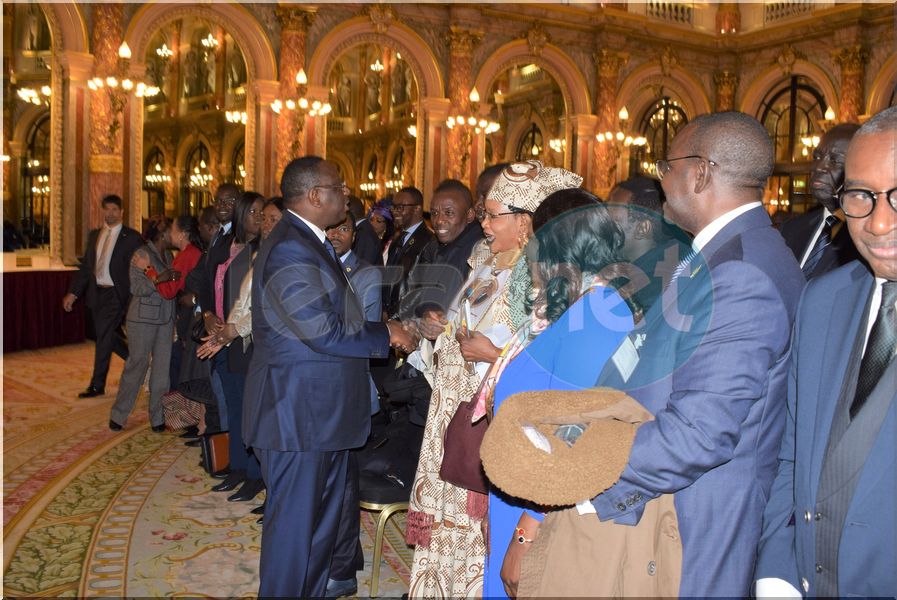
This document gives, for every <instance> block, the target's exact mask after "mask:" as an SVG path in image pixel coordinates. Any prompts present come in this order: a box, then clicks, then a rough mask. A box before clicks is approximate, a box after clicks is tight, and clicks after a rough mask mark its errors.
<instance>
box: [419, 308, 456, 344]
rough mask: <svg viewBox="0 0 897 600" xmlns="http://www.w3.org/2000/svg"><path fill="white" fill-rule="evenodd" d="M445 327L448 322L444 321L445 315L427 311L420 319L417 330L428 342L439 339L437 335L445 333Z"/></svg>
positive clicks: (438, 311)
mask: <svg viewBox="0 0 897 600" xmlns="http://www.w3.org/2000/svg"><path fill="white" fill-rule="evenodd" d="M446 325H448V321H446V319H445V314H444V313H443V312H442V311H441V310H428V311H425V312H424V314H423V316H422V317H421V318H420V321H419V322H418V324H417V328H418V331H420V334H421V335H422V336H424V337H425V338H427V339H428V340H430V341H434V340H436V338H438V337H439V334H441V333H442V332H444V331H445V326H446Z"/></svg>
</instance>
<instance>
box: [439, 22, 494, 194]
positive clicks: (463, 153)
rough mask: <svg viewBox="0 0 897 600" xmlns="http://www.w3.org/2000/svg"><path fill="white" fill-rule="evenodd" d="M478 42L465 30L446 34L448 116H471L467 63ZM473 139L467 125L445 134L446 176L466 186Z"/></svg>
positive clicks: (456, 29)
mask: <svg viewBox="0 0 897 600" xmlns="http://www.w3.org/2000/svg"><path fill="white" fill-rule="evenodd" d="M479 40H480V36H479V34H477V33H475V32H473V31H470V30H467V29H460V28H457V27H452V30H451V32H450V33H449V44H450V48H451V54H450V56H449V77H448V93H449V102H450V108H449V114H450V115H456V116H457V115H468V114H470V90H471V87H472V83H471V81H472V74H471V65H470V61H471V56H472V54H473V48H474V46H475V45H476V44H477V42H478V41H479ZM478 91H480V90H478ZM484 93H485V91H484ZM473 135H474V132H473V129H472V128H471V127H468V126H467V125H455V126H454V127H453V128H452V129H450V130H449V131H448V139H447V142H448V151H447V154H448V155H447V156H446V157H445V160H446V165H447V176H448V177H449V178H452V179H458V180H460V181H463V182H464V183H465V184H466V185H470V183H471V182H470V151H471V143H472V142H473Z"/></svg>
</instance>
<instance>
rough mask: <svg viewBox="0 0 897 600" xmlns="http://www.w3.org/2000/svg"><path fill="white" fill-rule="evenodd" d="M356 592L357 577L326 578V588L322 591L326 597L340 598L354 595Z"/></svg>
mask: <svg viewBox="0 0 897 600" xmlns="http://www.w3.org/2000/svg"><path fill="white" fill-rule="evenodd" d="M357 592H358V579H356V578H354V577H353V578H352V579H342V580H338V579H328V580H327V590H326V591H325V592H324V596H325V597H326V598H342V597H343V596H354V595H355V594H356V593H357Z"/></svg>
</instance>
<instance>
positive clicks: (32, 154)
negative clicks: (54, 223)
mask: <svg viewBox="0 0 897 600" xmlns="http://www.w3.org/2000/svg"><path fill="white" fill-rule="evenodd" d="M22 181H23V185H24V189H23V190H22V192H23V193H22V213H21V214H22V231H23V232H24V233H26V234H27V235H28V236H29V238H30V239H31V243H32V244H34V245H38V244H49V243H50V114H49V113H47V114H46V115H45V116H43V117H41V118H40V119H39V120H38V121H37V122H36V123H35V124H34V126H33V127H32V128H31V131H29V132H28V138H27V147H26V154H25V160H24V161H23V163H22Z"/></svg>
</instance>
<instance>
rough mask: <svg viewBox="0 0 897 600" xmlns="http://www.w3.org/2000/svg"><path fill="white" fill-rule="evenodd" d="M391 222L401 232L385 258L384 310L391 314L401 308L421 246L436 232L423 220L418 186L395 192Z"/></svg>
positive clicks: (421, 195) (422, 204) (421, 196)
mask: <svg viewBox="0 0 897 600" xmlns="http://www.w3.org/2000/svg"><path fill="white" fill-rule="evenodd" d="M392 222H393V225H395V227H396V231H398V232H399V233H397V234H396V237H395V239H394V240H393V242H392V245H390V247H389V254H388V255H387V258H386V267H387V268H386V272H385V275H384V283H386V284H387V286H386V287H385V288H384V292H383V311H384V313H386V315H388V316H391V315H393V314H395V313H396V311H397V310H398V308H399V298H400V296H401V292H402V285H403V284H404V282H405V278H407V277H408V272H409V271H411V267H412V266H414V261H415V260H417V256H418V255H419V254H420V252H421V250H423V249H424V246H426V245H427V243H428V242H429V241H430V240H432V239H433V232H432V231H430V230H429V229H428V228H427V225H426V223H424V195H423V194H421V192H420V190H419V189H417V188H413V187H406V188H402V189H401V190H399V191H398V192H397V193H396V195H395V197H394V198H393V201H392Z"/></svg>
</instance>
